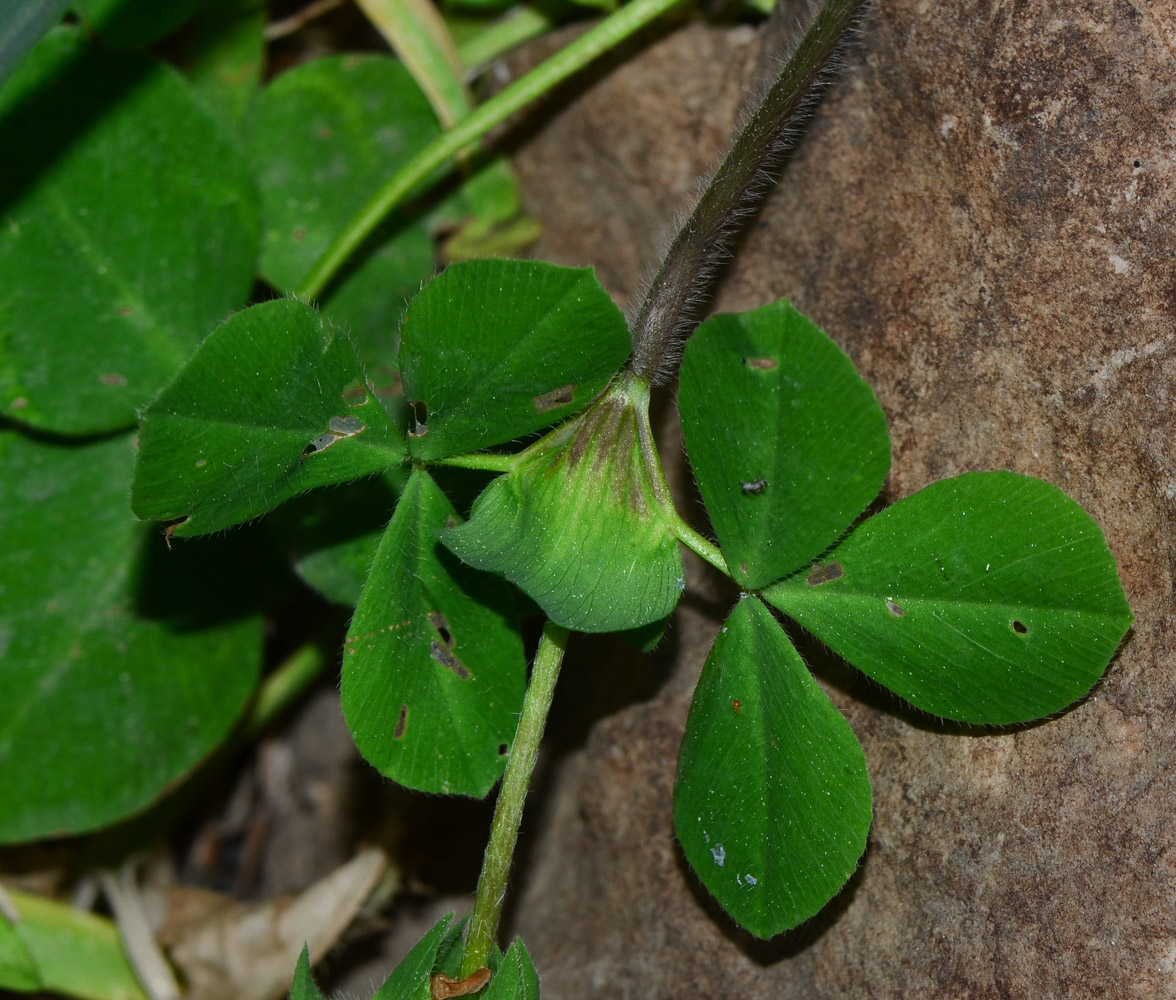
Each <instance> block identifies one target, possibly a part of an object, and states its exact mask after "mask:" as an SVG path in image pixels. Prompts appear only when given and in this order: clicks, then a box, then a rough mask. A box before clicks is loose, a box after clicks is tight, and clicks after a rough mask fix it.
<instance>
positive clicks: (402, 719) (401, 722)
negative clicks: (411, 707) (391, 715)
mask: <svg viewBox="0 0 1176 1000" xmlns="http://www.w3.org/2000/svg"><path fill="white" fill-rule="evenodd" d="M407 728H408V706H407V705H401V706H400V714H399V715H398V716H396V728H395V729H393V730H392V739H394V740H402V739H404V731H405V730H406V729H407Z"/></svg>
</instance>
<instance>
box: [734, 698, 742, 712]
mask: <svg viewBox="0 0 1176 1000" xmlns="http://www.w3.org/2000/svg"><path fill="white" fill-rule="evenodd" d="M742 707H743V702H741V701H740V700H739V699H738V698H732V699H731V711H732V712H734V713H735V714H736V715H738V714H739V709H741V708H742Z"/></svg>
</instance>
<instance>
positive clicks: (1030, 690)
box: [764, 472, 1131, 723]
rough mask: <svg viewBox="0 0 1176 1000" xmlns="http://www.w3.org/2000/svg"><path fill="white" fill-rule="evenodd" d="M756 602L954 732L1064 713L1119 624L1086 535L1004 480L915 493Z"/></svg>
mask: <svg viewBox="0 0 1176 1000" xmlns="http://www.w3.org/2000/svg"><path fill="white" fill-rule="evenodd" d="M764 597H765V598H766V599H767V600H768V601H770V602H771V603H772V604H774V605H775V606H776V607H778V608H779V609H780V610H781V611H783V612H784V613H785V614H787V615H790V616H791V617H793V618H795V619H796V620H797V621H798V622H800V623H801V624H802V625H803V626H804V627H805V628H807V629H808V630H809V631H811V632H813V633H814V634H815V635H816V636H817V637H818V638H820V639H821V640H822V641H823V642H825V643H827V644H828V645H829V646H831V647H832V648H833V649H834V650H836V651H837V652H838V653H840V654H841V655H842V656H844V657H845V658H846V659H847V660H849V661H850V662H851V663H852V664H854V666H856V667H857V668H858V669H860V670H862V671H864V672H865V673H867V674H869V675H870V676H871V677H873V678H874V679H875V680H877V681H878V682H879V683H881V684H884V685H886V687H888V688H890V689H891V690H892V691H895V692H897V693H898V694H900V695H901V696H902V697H903V698H906V699H907V700H908V701H910V702H911V703H912V704H913V705H916V706H917V707H919V708H921V709H923V710H924V711H927V712H932V713H934V714H935V715H940V716H944V717H946V718H951V719H961V720H964V721H968V722H985V723H1008V722H1021V721H1027V720H1030V719H1037V718H1040V717H1041V716H1044V715H1048V714H1050V713H1051V712H1057V711H1059V710H1061V709H1063V708H1065V707H1066V706H1067V705H1069V704H1071V703H1072V702H1074V701H1076V700H1077V699H1079V698H1081V697H1082V696H1083V695H1084V694H1086V692H1087V691H1089V690H1090V687H1091V685H1093V684H1094V682H1095V681H1096V680H1098V678H1099V677H1100V676H1101V675H1102V673H1103V670H1104V669H1105V668H1106V664H1107V662H1108V661H1109V660H1110V658H1111V656H1112V654H1113V653H1114V652H1115V649H1116V648H1117V647H1118V645H1119V642H1120V641H1121V640H1122V638H1123V635H1124V633H1125V632H1126V631H1127V628H1128V626H1129V625H1130V624H1131V611H1130V608H1129V607H1128V606H1127V600H1126V597H1125V596H1124V594H1123V586H1122V584H1121V583H1120V582H1119V577H1118V575H1117V573H1116V571H1115V562H1114V559H1113V557H1112V556H1111V554H1110V552H1109V551H1108V550H1107V545H1106V541H1105V539H1104V538H1103V534H1102V532H1101V531H1100V530H1099V528H1098V525H1096V524H1095V523H1094V521H1093V520H1092V519H1091V517H1090V515H1089V514H1087V513H1086V512H1085V511H1084V510H1083V509H1082V508H1081V507H1079V506H1078V504H1076V503H1074V501H1072V500H1071V499H1069V497H1067V496H1066V495H1065V494H1064V493H1062V491H1061V490H1059V489H1057V488H1056V487H1055V486H1051V485H1050V484H1049V483H1045V482H1042V481H1041V480H1038V479H1031V478H1029V477H1027V476H1020V475H1016V474H1015V473H1012V472H974V473H968V474H966V475H963V476H959V477H957V478H955V479H948V480H944V481H942V482H939V483H935V484H933V485H931V486H928V487H927V488H926V489H924V490H921V491H920V492H918V493H916V494H914V495H913V496H910V497H907V498H906V499H905V500H902V501H900V502H899V503H897V504H895V505H894V506H893V507H890V508H888V509H887V510H884V511H883V512H882V513H880V514H878V515H876V516H874V517H872V518H870V519H869V520H867V521H865V522H864V523H863V524H861V525H860V526H859V527H858V528H857V529H856V530H855V531H854V532H853V533H852V534H851V535H850V536H849V537H848V538H847V539H846V540H845V541H844V542H842V543H841V545H839V546H838V547H837V548H836V549H834V550H833V551H832V552H831V553H829V554H828V555H827V556H826V557H825V558H824V560H823V563H822V565H821V566H819V567H817V568H815V569H814V570H812V571H811V572H809V573H802V574H797V575H796V576H793V577H790V578H789V579H788V580H785V581H782V582H781V583H778V584H776V585H775V586H773V587H769V588H768V589H767V590H765V591H764Z"/></svg>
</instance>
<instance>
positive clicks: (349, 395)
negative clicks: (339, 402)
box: [343, 378, 368, 406]
mask: <svg viewBox="0 0 1176 1000" xmlns="http://www.w3.org/2000/svg"><path fill="white" fill-rule="evenodd" d="M367 398H368V392H367V387H366V386H365V385H364V384H363V383H362V382H361V381H360V380H359V379H357V378H356V379H352V380H351V381H350V382H348V383H347V385H345V386H344V387H343V402H344V403H346V404H347V405H348V406H359V405H360V404H362V403H365V402H367Z"/></svg>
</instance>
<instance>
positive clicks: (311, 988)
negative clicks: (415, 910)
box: [290, 913, 539, 1000]
mask: <svg viewBox="0 0 1176 1000" xmlns="http://www.w3.org/2000/svg"><path fill="white" fill-rule="evenodd" d="M461 930H462V923H461V922H459V923H454V922H453V914H452V913H450V914H447V915H446V916H444V917H442V918H441V920H440V921H438V923H437V924H435V925H434V926H433V927H432V928H431V929H430V930H429V932H428V933H427V934H426V935H425V936H424V937H423V938H421V939H420V941H418V942H417V943H416V944H415V945H414V946H413V948H412V950H411V951H410V952H409V953H408V954H407V955H405V956H404V958H403V959H401V961H400V964H399V965H398V966H396V968H395V969H393V970H392V973H391V975H389V976H388V978H387V979H386V980H385V981H384V984H383V985H382V986H381V987H380V988H379V989H378V990H376V992H375V993H374V994H373V995H372V998H371V1000H432V997H433V996H434V993H433V992H432V990H431V988H430V981H431V979H432V977H433V976H434V975H436V974H438V973H441V974H444V975H448V976H449V978H450V980H451V981H452V980H453V979H455V978H456V972H457V969H456V967H455V964H454V962H453V959H454V958H455V957H456V958H459V959H460V950H461V939H460V932H461ZM488 970H489V972H490V973H491V977H490V980H489V984H488V985H485V986H484V987H482V988H480V992H478V993H477V995H478V996H479V997H481V998H482V1000H539V976H538V975H537V974H536V972H535V966H534V965H532V964H531V956H530V955H529V954H527V949H526V948H525V947H524V946H523V942H522V941H520V940H519V939H518V938H515V939H514V941H512V942H511V945H510V947H509V948H507V950H506V954H505V955H503V954H502V953H501V952H499V951H498V950H497V949H496V950H495V952H494V954H493V955H492V956H491V958H490V965H489V967H488ZM485 971H486V970H483V976H484V975H485ZM449 995H451V996H460V995H462V994H449ZM290 1000H324V997H323V994H322V992H321V991H320V990H319V988H318V985H317V984H316V983H315V981H314V977H313V976H311V974H310V958H309V956H308V954H307V952H306V949H305V948H303V950H302V954H301V955H300V956H299V958H298V965H297V967H296V968H295V970H294V983H293V985H292V986H291V987H290Z"/></svg>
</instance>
